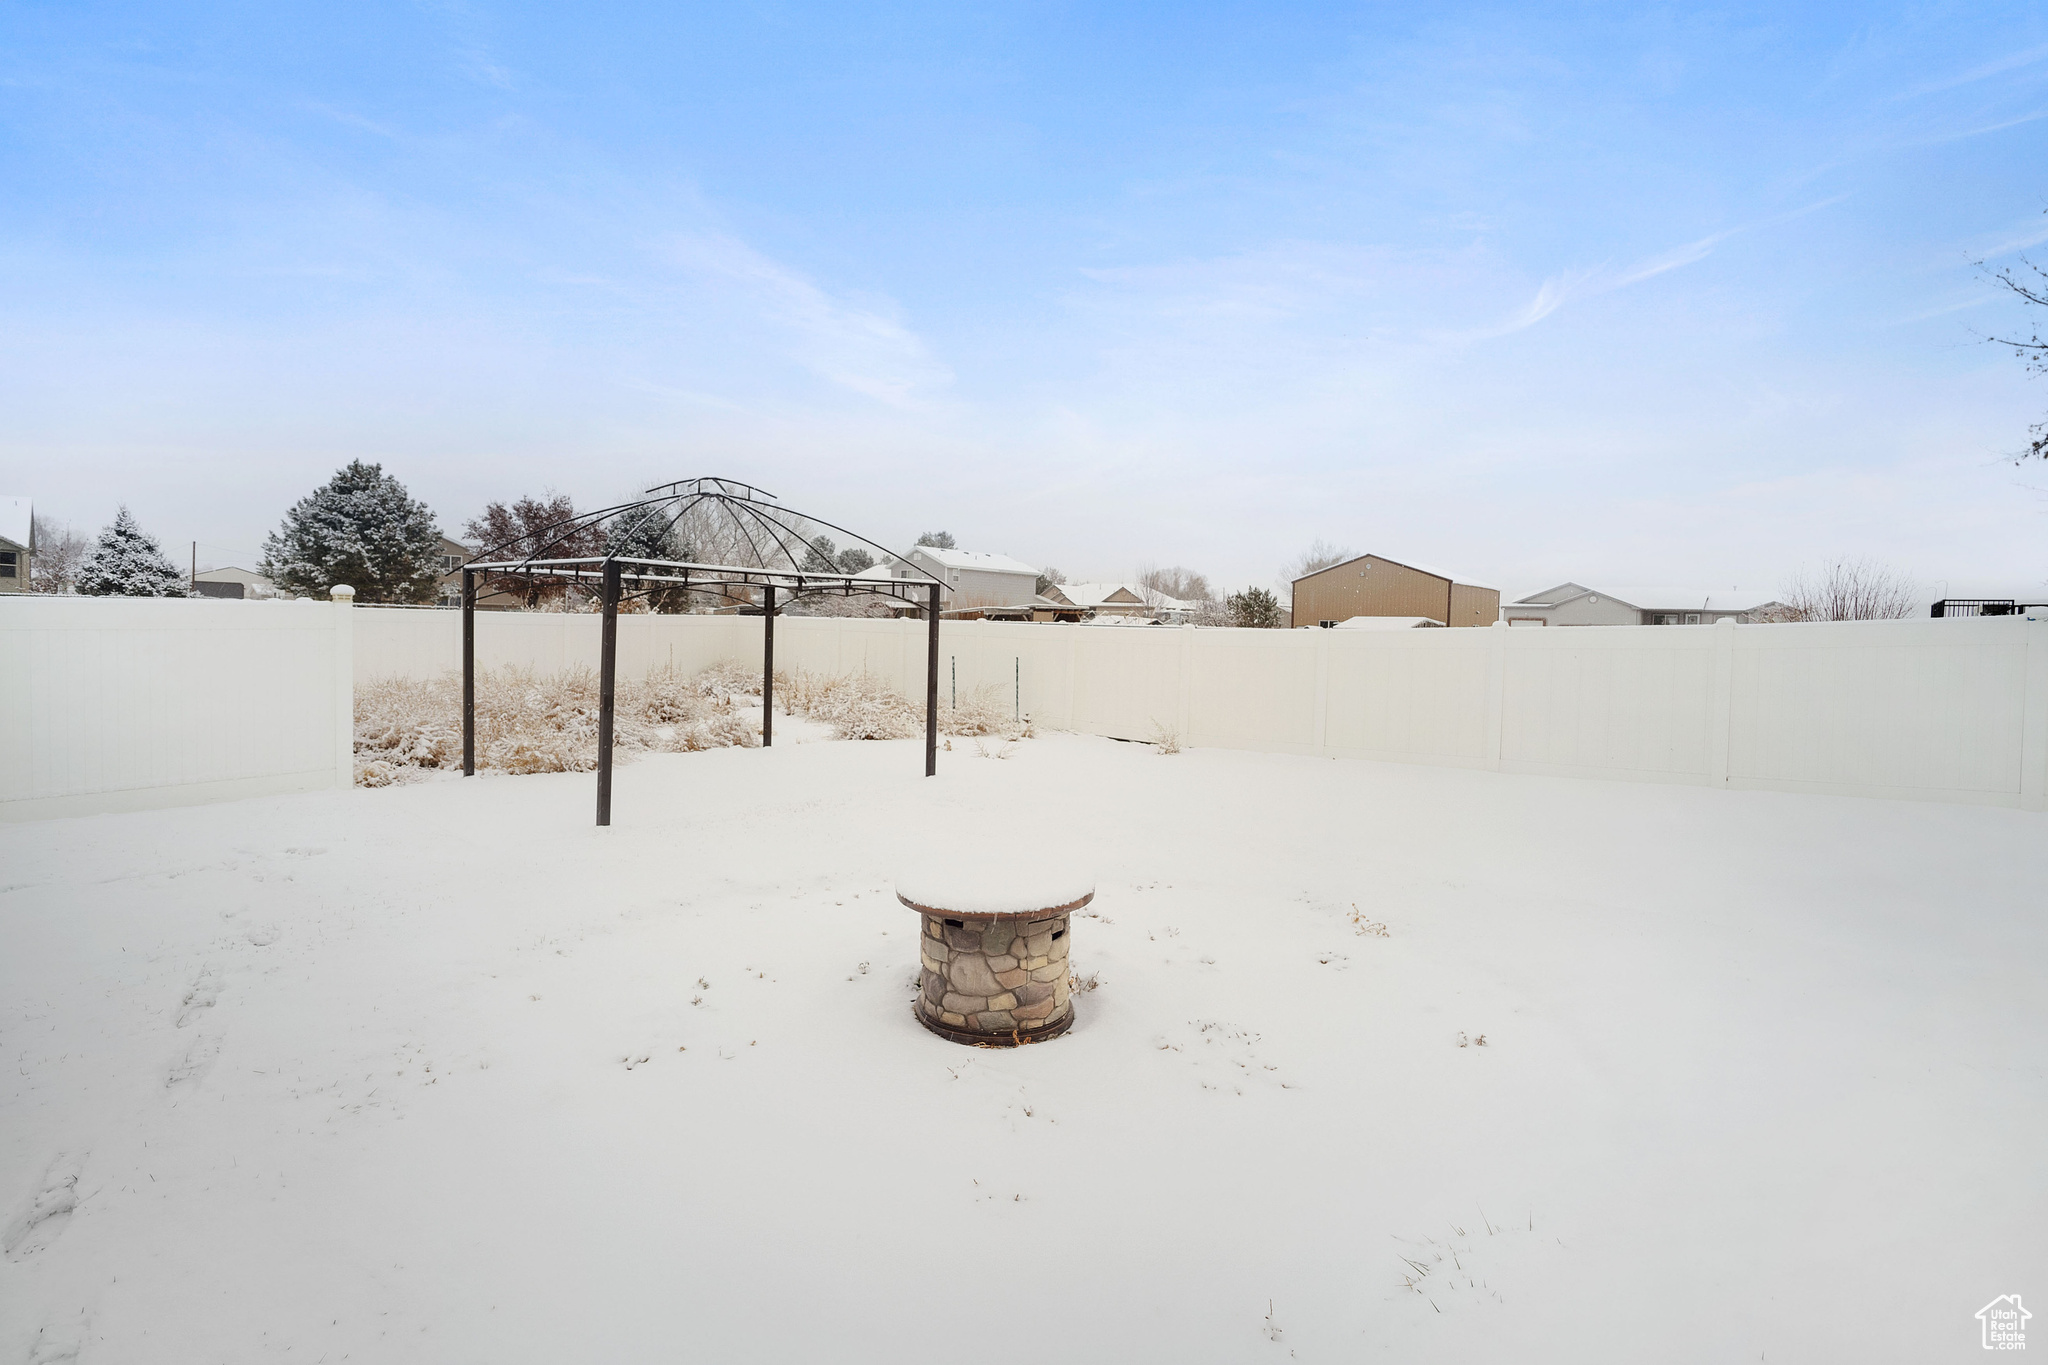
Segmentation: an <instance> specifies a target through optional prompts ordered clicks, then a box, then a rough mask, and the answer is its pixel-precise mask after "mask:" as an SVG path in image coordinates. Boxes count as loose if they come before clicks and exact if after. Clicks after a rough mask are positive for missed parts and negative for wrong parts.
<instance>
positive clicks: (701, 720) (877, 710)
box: [356, 662, 1031, 787]
mask: <svg viewBox="0 0 2048 1365" xmlns="http://www.w3.org/2000/svg"><path fill="white" fill-rule="evenodd" d="M1000 692H1001V689H999V688H994V687H984V688H981V689H979V690H978V691H976V692H974V693H972V694H970V695H969V696H967V697H965V698H963V699H962V700H961V703H960V705H958V706H941V707H940V708H939V730H940V732H941V733H942V734H948V735H971V736H988V737H992V738H997V739H1001V740H1004V741H1009V740H1018V739H1029V738H1030V737H1031V722H1030V721H1029V720H1020V719H1017V718H1015V717H1013V716H1012V715H1011V712H1010V705H1009V703H1008V702H1007V701H1006V700H1005V699H1004V698H1003V697H1002V696H1001V695H1000ZM760 693H761V675H760V673H759V671H758V670H754V669H749V668H747V667H745V666H744V665H741V664H736V663H729V662H728V663H717V664H713V665H712V666H711V667H709V668H707V669H704V670H703V671H702V672H700V673H697V674H694V675H685V674H682V673H678V672H676V671H674V670H673V669H657V670H655V671H653V672H650V673H648V674H647V675H646V676H645V677H644V678H639V679H631V678H621V679H620V680H619V696H618V711H617V715H616V717H615V718H614V721H613V726H612V742H613V745H614V748H613V752H614V754H615V755H616V756H617V757H619V758H621V759H626V760H630V759H631V758H632V757H633V756H634V755H635V754H641V753H688V752H692V751H694V750H698V749H721V748H728V747H732V746H749V745H758V744H759V743H760V742H761V729H760V724H759V722H758V721H757V720H755V719H753V718H752V717H749V716H743V715H741V714H740V713H739V711H738V709H737V708H738V706H739V705H740V704H741V703H742V702H743V700H744V699H745V698H747V697H749V696H752V697H756V698H758V697H759V696H760ZM775 701H776V704H777V707H778V709H780V710H783V711H786V712H788V713H789V714H791V715H799V716H808V717H810V718H811V719H813V720H818V721H823V722H825V723H826V724H828V725H830V726H831V727H832V729H833V732H834V733H835V734H836V735H837V736H838V737H839V738H840V739H914V738H916V737H917V736H918V735H921V734H923V733H924V704H923V703H922V702H921V701H913V700H911V699H910V698H908V697H905V696H903V695H902V694H901V693H899V692H896V691H894V690H893V689H891V688H890V687H889V686H888V685H887V684H885V683H884V682H882V681H881V679H879V678H876V677H875V676H873V675H872V674H868V673H846V674H839V675H836V676H827V675H821V674H815V673H806V672H804V671H803V670H801V669H794V670H791V671H790V672H788V673H781V672H778V673H777V674H776V675H775ZM476 756H477V767H478V768H495V769H497V770H499V771H501V772H508V773H573V772H588V771H590V770H591V769H593V768H595V767H596V766H597V674H596V673H595V672H594V671H592V670H590V669H578V670H572V671H570V672H566V673H553V674H547V675H542V674H537V673H535V672H533V671H532V670H531V669H523V668H513V667H506V668H501V669H497V670H495V671H486V672H483V673H480V674H479V675H478V676H477V685H476ZM461 766H462V679H461V678H460V677H459V676H457V675H455V674H452V673H451V674H448V675H446V676H444V677H440V678H435V679H431V680H426V681H422V680H418V679H412V678H386V679H383V680H381V681H378V682H373V683H371V684H369V685H368V686H366V687H360V688H357V689H356V784H357V785H358V786H363V787H383V786H389V785H390V784H392V783H394V782H404V781H408V780H410V779H412V778H415V777H420V776H423V775H424V774H425V773H427V772H428V771H431V770H434V769H439V768H446V769H455V768H460V767H461Z"/></svg>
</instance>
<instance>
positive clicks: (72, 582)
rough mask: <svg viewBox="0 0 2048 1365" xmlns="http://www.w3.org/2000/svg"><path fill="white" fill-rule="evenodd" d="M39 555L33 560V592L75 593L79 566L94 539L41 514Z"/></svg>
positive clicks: (30, 576) (37, 534)
mask: <svg viewBox="0 0 2048 1365" xmlns="http://www.w3.org/2000/svg"><path fill="white" fill-rule="evenodd" d="M32 537H33V539H34V540H35V554H34V555H33V556H32V557H31V559H30V560H29V571H28V586H29V590H30V591H31V592H74V591H76V590H77V587H78V569H79V566H80V565H81V564H83V563H84V562H85V552H86V551H87V550H89V549H91V548H92V542H91V541H89V540H87V539H86V538H85V537H84V536H82V535H80V534H78V532H76V531H74V530H72V529H71V527H70V526H69V525H68V524H66V523H64V522H61V521H52V520H51V519H50V518H48V517H45V516H41V515H37V516H36V517H35V530H34V532H33V533H32Z"/></svg>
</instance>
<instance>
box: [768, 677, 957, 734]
mask: <svg viewBox="0 0 2048 1365" xmlns="http://www.w3.org/2000/svg"><path fill="white" fill-rule="evenodd" d="M787 697H788V701H787V705H788V706H789V709H790V710H791V711H793V712H796V713H797V714H800V715H805V716H809V717H810V718H811V719H812V720H821V721H824V722H825V723H826V724H827V725H830V726H831V727H832V729H833V731H834V732H835V733H836V734H837V735H838V736H839V738H841V739H910V738H911V737H913V736H915V735H921V734H923V733H924V708H923V707H921V706H919V705H917V704H915V703H914V702H912V701H911V700H910V699H909V698H908V697H905V696H904V695H903V694H902V693H900V692H897V691H895V690H894V689H892V688H891V687H890V686H889V685H888V684H887V683H884V682H883V681H882V680H881V679H879V678H877V677H875V676H874V675H873V674H871V673H847V674H842V675H841V676H839V677H836V678H830V679H825V680H823V681H815V680H811V679H808V678H807V679H806V680H805V682H804V683H802V684H796V683H792V686H791V687H790V689H789V692H788V694H787ZM799 707H801V708H802V709H801V710H799Z"/></svg>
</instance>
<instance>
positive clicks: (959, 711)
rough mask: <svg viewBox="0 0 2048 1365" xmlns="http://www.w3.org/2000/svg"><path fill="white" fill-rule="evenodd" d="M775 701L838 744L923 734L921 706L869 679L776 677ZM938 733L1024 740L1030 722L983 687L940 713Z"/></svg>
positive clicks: (850, 676)
mask: <svg viewBox="0 0 2048 1365" xmlns="http://www.w3.org/2000/svg"><path fill="white" fill-rule="evenodd" d="M775 699H776V701H778V702H780V703H782V705H783V706H784V707H785V708H786V709H787V710H789V711H790V712H791V713H792V714H795V715H800V716H808V717H810V718H811V719H812V720H817V721H823V722H825V723H826V724H827V725H830V726H831V727H832V729H833V731H834V733H836V734H837V735H838V736H839V738H841V739H914V738H916V737H917V736H919V735H921V734H923V733H924V703H923V702H922V701H913V700H912V699H911V698H909V697H906V696H904V695H903V694H902V693H900V692H897V691H896V690H895V689H893V688H891V687H890V686H889V685H888V684H887V683H885V682H883V681H882V680H881V679H880V678H877V677H875V676H874V675H873V674H871V673H841V674H838V675H836V676H823V675H819V674H815V673H805V672H804V671H802V670H801V669H798V670H794V671H792V672H790V673H788V674H777V675H776V679H775ZM939 733H940V734H943V735H973V736H990V737H993V738H998V739H1006V740H1013V739H1029V738H1030V737H1031V722H1030V721H1029V720H1025V719H1019V718H1018V717H1016V716H1014V715H1013V714H1012V713H1011V709H1010V703H1009V702H1008V701H1007V700H1006V699H1005V698H1004V697H1003V696H1002V695H1001V689H999V688H995V687H982V688H978V689H976V690H975V691H973V692H971V693H969V694H968V695H967V696H966V697H964V698H962V699H961V702H960V704H959V705H958V706H951V705H943V704H942V705H941V706H940V707H939Z"/></svg>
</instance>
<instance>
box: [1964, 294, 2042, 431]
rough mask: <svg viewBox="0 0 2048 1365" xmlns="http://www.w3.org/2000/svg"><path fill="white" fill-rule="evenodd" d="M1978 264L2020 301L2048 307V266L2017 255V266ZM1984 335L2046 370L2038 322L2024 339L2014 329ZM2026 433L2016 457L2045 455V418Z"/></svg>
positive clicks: (2039, 371)
mask: <svg viewBox="0 0 2048 1365" xmlns="http://www.w3.org/2000/svg"><path fill="white" fill-rule="evenodd" d="M1977 264H1978V265H1979V267H1981V268H1983V269H1984V270H1985V271H1986V272H1987V273H1988V274H1990V276H1991V278H1992V279H1993V280H1995V281H1996V282H1997V283H1998V284H2000V285H2002V286H2003V287H2004V288H2006V289H2009V290H2011V291H2012V292H2013V293H2015V294H2017V295H2019V297H2020V301H2021V302H2022V303H2028V304H2032V305H2033V306H2035V307H2037V308H2048V269H2044V268H2043V267H2041V266H2038V265H2035V264H2034V263H2033V262H2032V261H2030V260H2028V259H2027V258H2026V257H2025V256H2022V257H2020V263H2019V265H2018V266H2017V267H2014V266H2007V267H2006V268H2005V269H2003V270H1992V269H1991V268H1990V267H1989V266H1986V265H1985V264H1984V263H1983V262H1982V261H1979V262H1978V263H1977ZM1985 339H1986V340H1987V341H1991V342H1994V343H1996V344H1997V345H2000V346H2010V347H2012V350H2013V354H2014V355H2016V356H2018V357H2019V358H2020V360H2021V361H2023V362H2024V363H2025V364H2026V367H2027V368H2028V369H2029V370H2032V371H2033V372H2034V373H2035V374H2048V341H2043V340H2042V339H2041V333H2040V331H2039V330H2038V325H2037V328H2036V330H2034V331H2032V332H2029V333H2028V334H2027V336H2026V338H2025V339H2024V340H2022V339H2021V337H2020V335H2019V333H2017V332H2015V333H2013V334H2011V335H2010V336H2002V337H2001V336H1994V337H1987V338H1985ZM2027 434H2028V435H2029V436H2030V437H2032V438H2033V439H2032V440H2030V441H2029V442H2028V443H2027V447H2026V449H2025V450H2022V451H2021V452H2020V454H2019V458H2020V459H2022V460H2024V459H2027V458H2029V457H2030V456H2031V457H2033V458H2035V459H2048V422H2036V423H2035V424H2034V425H2033V426H2032V427H2030V428H2029V429H2028V431H2027Z"/></svg>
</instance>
